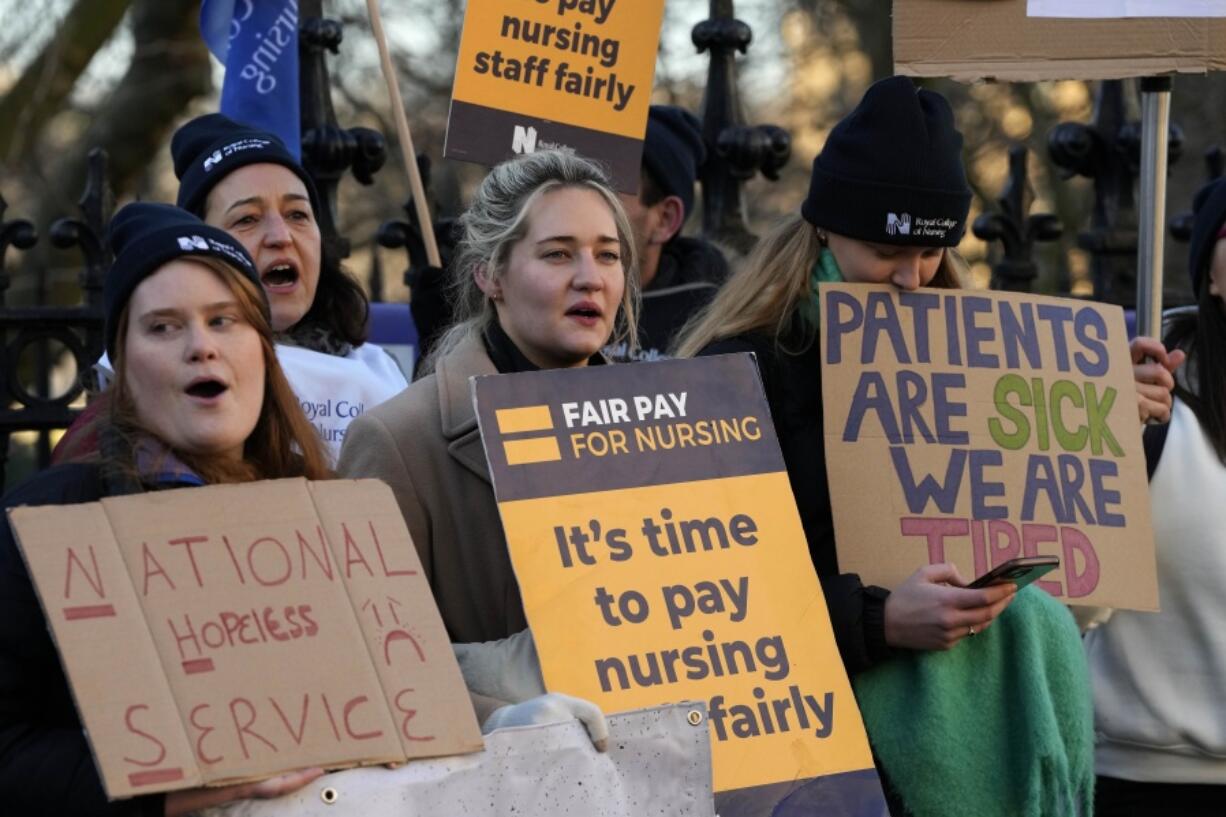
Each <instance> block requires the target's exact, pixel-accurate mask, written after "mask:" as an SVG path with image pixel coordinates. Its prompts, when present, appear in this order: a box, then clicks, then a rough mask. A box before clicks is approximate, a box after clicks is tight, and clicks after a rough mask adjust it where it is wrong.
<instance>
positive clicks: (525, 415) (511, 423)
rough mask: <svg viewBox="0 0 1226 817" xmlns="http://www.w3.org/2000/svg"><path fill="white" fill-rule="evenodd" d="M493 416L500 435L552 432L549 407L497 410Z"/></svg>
mask: <svg viewBox="0 0 1226 817" xmlns="http://www.w3.org/2000/svg"><path fill="white" fill-rule="evenodd" d="M494 416H495V417H496V418H497V419H498V432H499V433H500V434H518V433H519V432H521V431H552V430H553V418H552V417H551V416H550V415H549V406H523V407H522V408H509V409H498V410H497V411H496V412H494ZM554 459H557V457H555V458H554Z"/></svg>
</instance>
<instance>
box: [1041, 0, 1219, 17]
mask: <svg viewBox="0 0 1226 817" xmlns="http://www.w3.org/2000/svg"><path fill="white" fill-rule="evenodd" d="M1026 13H1027V14H1029V15H1030V16H1031V17H1085V18H1097V17H1106V18H1117V17H1226V2H1223V0H1026Z"/></svg>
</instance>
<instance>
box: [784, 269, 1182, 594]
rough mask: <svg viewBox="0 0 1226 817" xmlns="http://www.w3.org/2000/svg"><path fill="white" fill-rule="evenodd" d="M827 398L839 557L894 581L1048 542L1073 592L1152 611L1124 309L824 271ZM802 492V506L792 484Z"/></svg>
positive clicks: (981, 563) (1026, 551) (886, 582)
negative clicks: (882, 282)
mask: <svg viewBox="0 0 1226 817" xmlns="http://www.w3.org/2000/svg"><path fill="white" fill-rule="evenodd" d="M820 298H821V326H822V329H821V344H822V405H823V407H824V412H825V438H826V470H827V475H828V478H829V483H830V500H831V506H832V509H833V511H834V524H835V535H836V540H837V542H838V551H839V566H840V568H841V569H843V570H845V571H847V572H853V573H859V574H860V575H861V576H862V577H863V579H864V580H865V581H866V582H869V583H872V584H879V585H883V586H885V587H896V586H897V585H898V584H900V583H901V582H902V581H903V580H904V579H906V578H907V576H909V575H911V573H912V572H914V571H915V569H916V568H918V567H920V566H922V565H926V564H929V563H937V562H953V563H954V564H956V565H957V566H958V568H959V571H960V572H961V573H962V575H963V576H964V577H965V578H966V579H967V580H970V579H971V578H973V577H975V576H978V575H981V574H983V573H985V572H987V570H988V569H990V568H992V567H995V566H996V565H998V564H1001V563H1002V562H1005V561H1007V560H1009V559H1011V558H1014V557H1019V556H1038V555H1054V556H1059V557H1060V559H1061V567H1060V570H1059V571H1057V572H1055V573H1052V574H1049V576H1048V578H1047V579H1043V580H1040V581H1039V582H1038V585H1039V586H1040V587H1042V588H1044V589H1045V590H1047V591H1048V592H1049V593H1051V594H1052V595H1053V596H1056V597H1057V598H1059V599H1062V600H1064V601H1066V602H1069V603H1072V604H1089V605H1106V606H1111V607H1127V608H1131V609H1135V610H1156V609H1158V587H1157V573H1156V562H1155V557H1154V538H1153V531H1152V529H1151V526H1150V514H1149V493H1148V484H1147V482H1146V477H1145V454H1144V451H1143V449H1142V446H1141V429H1140V423H1139V421H1138V419H1137V405H1136V390H1135V386H1134V384H1133V379H1132V366H1131V358H1130V357H1129V352H1128V336H1127V332H1126V330H1125V327H1124V316H1123V312H1122V311H1121V310H1120V308H1119V307H1111V306H1104V305H1102V304H1095V303H1090V302H1087V301H1074V300H1068V299H1062V298H1045V297H1041V296H1036V295H1022V294H1015V293H1005V292H955V291H949V290H929V289H921V290H917V291H915V292H899V291H898V290H896V289H894V288H893V287H888V286H868V285H856V284H823V285H822V287H821V292H820ZM800 501H804V498H803V497H801V498H800Z"/></svg>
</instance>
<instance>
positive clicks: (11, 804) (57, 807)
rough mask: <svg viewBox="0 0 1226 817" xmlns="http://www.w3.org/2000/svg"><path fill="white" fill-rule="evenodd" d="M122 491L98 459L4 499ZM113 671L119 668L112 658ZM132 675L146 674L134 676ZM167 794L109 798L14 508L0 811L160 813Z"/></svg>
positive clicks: (2, 538)
mask: <svg viewBox="0 0 1226 817" xmlns="http://www.w3.org/2000/svg"><path fill="white" fill-rule="evenodd" d="M115 493H122V491H120V490H119V489H117V488H115V487H113V486H111V485H110V484H109V483H108V481H107V480H106V479H104V478H103V475H102V472H101V468H100V467H99V466H97V465H84V464H72V465H58V466H55V467H54V468H51V469H50V470H47V471H44V472H43V473H41V474H38V475H37V476H35V477H34V478H32V479H31V480H30V481H28V482H26V483H24V484H23V485H21V486H19V487H18V488H16V489H14V490H13V491H12V492H10V493H9V494H8V495H7V496H5V497H4V499H3V500H0V502H2V503H3V506H4V508H5V510H7V509H8V508H12V507H15V506H18V505H69V504H74V503H78V502H94V501H96V500H99V499H101V498H103V497H105V496H111V495H114V494H115ZM115 671H116V672H123V671H124V670H123V668H122V667H116V668H115ZM132 683H133V684H140V683H142V679H140V678H132ZM164 801H165V798H164V797H163V796H161V795H148V796H144V797H137V798H134V799H131V800H121V801H118V802H115V803H108V802H107V799H106V794H105V793H104V791H103V789H102V780H101V778H100V776H99V774H98V770H97V768H96V767H95V766H94V760H93V756H92V755H91V753H90V748H89V744H88V743H87V741H86V739H85V733H84V731H83V730H82V727H81V719H80V717H78V715H77V710H76V707H75V705H74V704H73V700H72V695H71V693H70V692H69V688H68V679H67V678H66V677H65V675H64V670H63V667H62V666H61V664H60V659H59V655H58V653H57V652H56V649H55V644H54V643H53V642H52V640H51V634H50V632H48V629H47V621H46V619H45V618H44V617H43V611H42V608H41V607H40V606H39V602H38V597H37V596H36V595H35V592H34V586H33V585H32V584H31V582H30V576H29V574H28V573H27V572H26V566H25V562H24V560H23V559H22V556H21V553H20V552H19V551H18V548H17V543H16V542H15V541H14V538H13V532H12V529H11V528H10V527H9V523H8V517H7V515H6V516H5V518H4V520H3V522H0V813H3V814H12V815H15V816H16V815H20V816H21V817H162V814H163V813H164V811H165V803H164Z"/></svg>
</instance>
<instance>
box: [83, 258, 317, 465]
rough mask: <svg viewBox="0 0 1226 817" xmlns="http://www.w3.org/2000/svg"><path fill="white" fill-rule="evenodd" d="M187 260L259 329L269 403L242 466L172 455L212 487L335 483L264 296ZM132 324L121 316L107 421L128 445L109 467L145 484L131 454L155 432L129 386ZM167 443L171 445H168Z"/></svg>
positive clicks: (231, 272) (227, 272)
mask: <svg viewBox="0 0 1226 817" xmlns="http://www.w3.org/2000/svg"><path fill="white" fill-rule="evenodd" d="M181 258H182V259H183V260H188V261H194V262H196V263H197V264H200V265H201V266H203V267H207V268H208V269H209V270H211V271H212V272H213V273H214V274H216V275H217V276H218V277H219V278H220V279H221V280H222V281H223V282H224V283H225V284H226V285H227V286H228V287H229V288H230V291H231V292H232V293H234V296H235V299H236V300H237V302H238V307H239V310H240V311H241V312H242V315H243V318H244V319H245V320H246V321H247V322H248V323H250V324H251V325H252V326H253V327H255V330H256V332H257V333H258V334H259V336H260V349H261V351H262V352H263V357H264V400H263V404H262V407H261V409H260V416H259V420H258V421H257V422H256V425H255V428H254V429H253V430H252V432H251V434H249V435H248V436H247V440H246V442H245V443H244V445H243V459H242V461H241V462H237V463H236V462H233V461H232V460H227V459H225V458H222V457H217V456H203V455H195V454H189V453H187V452H184V451H179V450H176V449H173V448H171V447H170V446H169V445H167V449H168V451H169V453H171V454H173V455H174V456H175V457H176V458H177V459H179V460H180V461H182V462H183V464H184V465H186V466H187V467H189V468H191V469H192V471H194V472H195V473H196V474H197V475H198V476H199V477H200V478H201V479H203V480H204V481H205V482H207V483H210V484H214V483H223V482H250V481H253V480H257V479H278V478H281V477H297V476H304V477H306V478H307V479H328V478H330V477H331V476H332V472H331V470H330V469H329V467H328V459H327V455H326V454H325V453H324V449H323V445H322V443H321V442H320V440H319V435H318V434H317V433H316V432H315V427H314V426H312V425H311V423H310V422H309V421H308V420H307V418H306V415H304V414H303V413H302V406H301V404H300V403H299V402H298V397H297V396H296V395H295V394H294V392H293V389H291V388H290V385H289V381H288V380H286V379H285V373H284V372H283V371H282V370H281V364H280V362H279V361H278V360H277V351H276V347H275V346H274V345H273V339H272V325H271V324H270V323H269V319H268V315H267V307H266V306H265V300H264V293H263V292H261V291H260V290H259V288H258V287H257V285H256V284H255V283H254V282H252V281H251V279H249V278H247V276H245V275H243V274H241V273H240V272H239V271H238V270H236V269H234V267H232V266H230V265H229V264H227V263H226V262H224V261H222V260H220V259H218V258H214V257H212V256H198V255H186V256H181ZM128 320H129V314H128V307H126V306H125V307H124V310H123V312H122V313H121V314H120V316H119V324H118V332H117V337H116V348H115V359H114V361H113V363H114V366H115V382H114V384H113V385H112V386H111V388H110V390H109V395H110V397H109V409H110V413H109V414H110V416H109V417H107V418H106V420H105V421H104V422H105V423H106V425H107V426H108V427H107V428H105V429H102V430H103V431H106V432H109V433H115V434H117V435H118V436H119V438H120V439H121V440H122V441H123V442H124V443H125V444H124V445H123V446H122V447H121V451H122V457H123V459H122V461H112V462H110V463H108V465H110V466H111V467H113V468H116V469H118V470H119V471H121V472H123V473H126V474H127V475H129V476H134V477H136V478H137V479H138V480H139V477H140V475H139V474H138V473H137V472H136V463H135V462H132V461H130V460H129V455H130V454H131V453H132V451H133V446H134V445H135V443H136V442H137V440H138V439H139V438H140V437H142V436H151V432H150V431H149V430H148V429H146V428H144V427H143V426H142V425H141V423H140V420H139V416H138V414H137V411H136V405H135V403H134V402H133V400H132V395H131V392H130V391H129V390H128V386H127V382H126V381H127V377H126V371H127V361H126V356H125V354H124V352H125V347H126V346H127V329H128ZM161 442H162V443H163V444H165V443H166V441H165V440H161Z"/></svg>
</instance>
